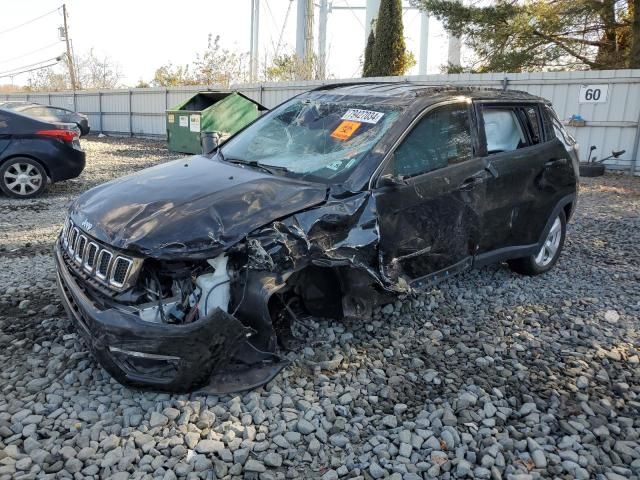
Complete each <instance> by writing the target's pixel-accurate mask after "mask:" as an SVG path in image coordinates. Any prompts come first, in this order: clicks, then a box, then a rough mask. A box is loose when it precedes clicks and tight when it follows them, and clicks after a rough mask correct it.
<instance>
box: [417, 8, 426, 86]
mask: <svg viewBox="0 0 640 480" xmlns="http://www.w3.org/2000/svg"><path fill="white" fill-rule="evenodd" d="M428 52H429V14H428V13H427V12H422V13H421V14H420V61H419V62H418V74H419V75H426V74H427V56H428Z"/></svg>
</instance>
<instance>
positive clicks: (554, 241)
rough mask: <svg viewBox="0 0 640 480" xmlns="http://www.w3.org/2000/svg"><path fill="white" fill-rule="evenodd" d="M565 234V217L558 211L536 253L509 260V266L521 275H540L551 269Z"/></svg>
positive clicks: (561, 246) (558, 255)
mask: <svg viewBox="0 0 640 480" xmlns="http://www.w3.org/2000/svg"><path fill="white" fill-rule="evenodd" d="M566 234H567V217H566V216H565V213H564V211H562V210H561V211H560V213H559V214H558V216H557V217H556V218H555V219H554V221H553V223H552V224H551V229H550V230H549V233H548V234H547V238H545V240H544V243H543V244H542V248H541V249H540V251H539V252H538V253H537V254H534V255H529V256H528V257H522V258H516V259H514V260H509V262H508V263H509V267H510V268H511V270H513V271H514V272H517V273H520V274H522V275H540V274H542V273H545V272H548V271H549V270H551V269H552V268H553V267H554V266H555V264H556V263H557V262H558V258H560V253H561V252H562V248H563V247H564V239H565V236H566Z"/></svg>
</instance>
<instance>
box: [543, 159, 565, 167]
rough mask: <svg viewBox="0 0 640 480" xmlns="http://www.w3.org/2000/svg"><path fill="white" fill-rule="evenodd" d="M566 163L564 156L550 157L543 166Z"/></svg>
mask: <svg viewBox="0 0 640 480" xmlns="http://www.w3.org/2000/svg"><path fill="white" fill-rule="evenodd" d="M566 163H567V159H566V158H552V159H551V160H549V161H548V162H546V163H545V164H544V168H549V167H555V166H556V165H564V164H566Z"/></svg>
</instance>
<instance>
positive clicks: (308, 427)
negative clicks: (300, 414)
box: [297, 418, 316, 435]
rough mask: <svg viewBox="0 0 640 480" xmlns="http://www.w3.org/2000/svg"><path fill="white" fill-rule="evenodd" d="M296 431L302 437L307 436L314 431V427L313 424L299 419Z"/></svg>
mask: <svg viewBox="0 0 640 480" xmlns="http://www.w3.org/2000/svg"><path fill="white" fill-rule="evenodd" d="M297 429H298V431H299V432H300V433H301V434H302V435H309V434H310V433H312V432H314V431H315V429H316V427H314V426H313V424H312V423H311V422H309V421H308V420H305V419H304V418H301V419H300V420H298V425H297Z"/></svg>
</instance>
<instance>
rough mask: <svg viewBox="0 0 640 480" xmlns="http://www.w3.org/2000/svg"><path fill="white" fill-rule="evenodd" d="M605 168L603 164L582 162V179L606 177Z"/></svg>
mask: <svg viewBox="0 0 640 480" xmlns="http://www.w3.org/2000/svg"><path fill="white" fill-rule="evenodd" d="M604 170H605V166H604V164H602V163H587V162H580V176H581V177H601V176H602V175H604Z"/></svg>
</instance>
